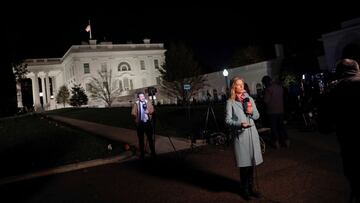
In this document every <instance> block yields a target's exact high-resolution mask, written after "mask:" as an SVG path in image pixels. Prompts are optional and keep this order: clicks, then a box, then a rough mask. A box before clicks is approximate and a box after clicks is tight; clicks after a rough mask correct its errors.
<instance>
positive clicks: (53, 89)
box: [18, 39, 284, 110]
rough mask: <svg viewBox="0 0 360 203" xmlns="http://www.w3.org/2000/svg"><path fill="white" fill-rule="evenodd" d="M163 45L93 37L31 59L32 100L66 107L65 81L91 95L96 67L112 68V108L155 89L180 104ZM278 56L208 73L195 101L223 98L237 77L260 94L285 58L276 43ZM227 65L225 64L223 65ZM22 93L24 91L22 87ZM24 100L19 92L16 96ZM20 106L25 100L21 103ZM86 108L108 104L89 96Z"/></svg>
mask: <svg viewBox="0 0 360 203" xmlns="http://www.w3.org/2000/svg"><path fill="white" fill-rule="evenodd" d="M165 51H166V50H165V49H164V46H163V44H162V43H160V44H151V43H150V40H149V39H145V40H144V44H112V43H111V42H106V43H100V44H96V40H90V44H88V45H73V46H71V48H70V49H69V50H68V51H67V52H66V53H65V55H64V56H63V57H62V58H45V59H27V60H26V61H25V63H26V64H27V65H28V66H27V67H28V70H29V73H28V74H27V77H28V78H31V80H32V93H33V104H34V109H35V110H40V109H44V110H52V109H57V108H62V107H63V105H62V104H57V102H56V100H55V97H56V95H57V93H58V90H59V88H60V87H61V86H62V85H66V86H67V87H68V88H69V89H70V88H71V87H72V86H73V85H75V84H80V85H81V86H82V87H83V88H84V89H85V92H86V93H87V94H88V96H90V94H89V91H88V90H89V89H88V85H89V83H90V81H91V78H92V77H97V76H98V71H102V70H105V69H107V70H109V69H111V70H112V76H113V79H112V80H113V84H111V85H112V87H113V88H115V89H119V90H121V94H120V95H119V97H118V98H117V100H115V101H114V103H113V105H114V106H129V105H130V104H131V102H132V101H134V99H135V95H136V92H137V91H143V90H146V88H148V87H156V88H158V89H159V90H160V91H159V92H158V93H157V95H156V97H157V102H158V103H160V104H173V103H177V99H176V98H169V97H168V96H167V95H166V94H162V91H161V86H160V83H161V74H160V72H159V68H161V65H162V64H163V63H164V62H165ZM275 52H276V56H277V57H276V58H275V59H273V60H268V61H263V62H259V63H255V64H249V65H244V66H240V67H234V68H231V69H227V71H228V75H227V76H226V77H225V76H224V75H223V70H220V71H218V72H213V73H209V74H206V75H205V76H206V78H207V81H206V85H205V86H204V87H203V88H202V89H201V90H200V91H199V92H198V93H197V94H196V95H195V96H194V97H193V99H196V100H197V101H205V100H206V99H207V96H208V95H209V94H210V96H211V99H219V100H220V99H221V97H222V96H223V95H226V90H227V87H226V86H227V85H230V79H231V78H233V77H234V76H240V77H242V78H244V80H245V82H246V83H247V84H248V85H249V89H250V93H251V94H252V95H256V94H257V90H258V89H259V88H262V84H261V79H262V77H263V76H265V75H269V76H272V77H277V74H278V70H279V67H280V64H281V61H282V59H283V56H284V55H283V47H282V45H279V44H276V45H275ZM224 68H225V67H224ZM18 92H20V91H18ZM18 97H19V98H18V101H21V95H18ZM18 106H19V107H21V103H18ZM88 106H94V107H104V106H105V103H104V102H103V101H101V100H93V99H91V98H90V97H89V102H88Z"/></svg>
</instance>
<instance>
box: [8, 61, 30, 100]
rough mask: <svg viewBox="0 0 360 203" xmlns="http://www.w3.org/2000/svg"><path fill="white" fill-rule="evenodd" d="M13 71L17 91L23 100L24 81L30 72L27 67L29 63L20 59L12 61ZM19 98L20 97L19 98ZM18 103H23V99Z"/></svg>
mask: <svg viewBox="0 0 360 203" xmlns="http://www.w3.org/2000/svg"><path fill="white" fill-rule="evenodd" d="M12 68H13V73H14V77H15V81H16V92H17V94H18V95H19V96H20V98H21V100H23V98H22V92H21V89H22V88H21V87H22V82H23V81H24V79H25V78H26V74H27V73H29V71H28V69H27V64H25V63H23V61H18V62H15V63H12ZM17 99H18V100H19V98H17ZM18 103H21V104H23V101H18Z"/></svg>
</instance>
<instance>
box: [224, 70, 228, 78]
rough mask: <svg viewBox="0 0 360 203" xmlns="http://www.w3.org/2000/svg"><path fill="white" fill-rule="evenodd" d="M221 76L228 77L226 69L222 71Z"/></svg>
mask: <svg viewBox="0 0 360 203" xmlns="http://www.w3.org/2000/svg"><path fill="white" fill-rule="evenodd" d="M223 75H224V76H225V77H227V76H228V75H229V72H228V71H227V70H226V69H224V71H223Z"/></svg>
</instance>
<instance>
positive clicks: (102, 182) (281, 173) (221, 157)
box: [0, 129, 349, 203]
mask: <svg viewBox="0 0 360 203" xmlns="http://www.w3.org/2000/svg"><path fill="white" fill-rule="evenodd" d="M289 136H290V138H291V141H292V142H291V146H290V148H280V149H278V150H275V149H271V148H270V149H269V148H267V149H266V151H265V153H264V154H263V157H264V163H262V164H261V165H259V166H258V167H257V168H256V169H257V170H256V182H257V185H258V187H259V188H260V191H261V192H262V194H263V197H262V198H261V199H258V200H253V201H251V202H262V203H269V202H278V203H279V202H284V203H287V202H291V203H292V202H320V203H321V202H324V203H325V202H326V203H332V202H334V203H342V202H347V199H348V197H349V187H348V184H347V181H346V179H345V177H344V176H343V171H342V166H341V159H340V156H339V149H338V145H337V140H336V137H335V136H334V135H321V134H319V133H316V132H301V131H298V130H296V129H289ZM197 149H198V150H190V151H188V152H189V153H182V156H181V157H177V156H174V153H167V154H160V155H159V156H158V157H157V158H156V159H151V158H150V159H146V160H145V161H140V160H138V159H133V160H132V161H126V162H122V163H121V164H118V163H114V164H107V165H101V166H96V167H91V168H86V169H81V170H77V171H71V172H67V173H61V174H55V175H52V176H46V177H42V178H35V179H30V180H27V181H20V182H15V183H9V184H5V185H0V193H1V195H0V201H1V202H149V203H158V202H179V203H180V202H197V203H198V202H201V203H202V202H204V203H220V202H227V203H228V202H229V203H232V202H246V201H244V200H243V198H242V197H241V196H240V195H239V186H240V184H239V179H240V178H239V171H238V168H236V167H235V164H234V163H235V161H234V156H233V149H232V147H228V148H224V147H219V146H213V145H207V146H204V147H200V148H197ZM184 152H187V150H186V151H184Z"/></svg>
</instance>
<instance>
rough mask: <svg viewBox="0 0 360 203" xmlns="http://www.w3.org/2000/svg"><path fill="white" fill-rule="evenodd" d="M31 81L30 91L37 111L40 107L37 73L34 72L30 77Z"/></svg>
mask: <svg viewBox="0 0 360 203" xmlns="http://www.w3.org/2000/svg"><path fill="white" fill-rule="evenodd" d="M31 82H32V91H33V101H34V110H35V111H37V110H38V109H40V106H41V104H40V97H39V81H38V73H37V72H34V76H33V77H32V78H31Z"/></svg>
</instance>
